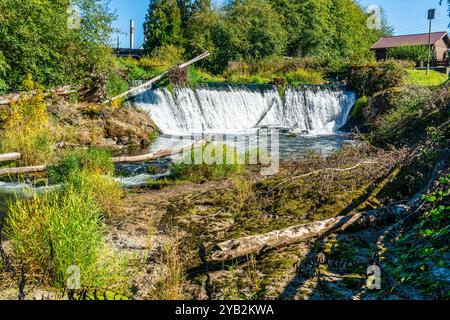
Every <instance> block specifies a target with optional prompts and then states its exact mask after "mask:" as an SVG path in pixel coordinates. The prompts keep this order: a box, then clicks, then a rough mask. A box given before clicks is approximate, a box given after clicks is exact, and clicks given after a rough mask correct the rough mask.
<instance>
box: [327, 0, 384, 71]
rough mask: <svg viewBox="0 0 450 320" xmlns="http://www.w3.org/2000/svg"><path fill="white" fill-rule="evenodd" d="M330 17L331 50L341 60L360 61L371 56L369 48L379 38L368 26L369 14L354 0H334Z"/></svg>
mask: <svg viewBox="0 0 450 320" xmlns="http://www.w3.org/2000/svg"><path fill="white" fill-rule="evenodd" d="M330 18H331V20H330V21H331V22H332V24H331V25H330V42H329V50H330V53H331V54H332V55H334V56H335V57H339V58H340V59H341V60H347V61H348V62H352V63H358V62H359V61H364V60H366V59H367V58H369V57H370V56H371V55H372V53H371V52H370V50H369V48H370V47H371V46H372V45H373V43H375V42H376V41H377V40H378V35H377V32H375V31H374V30H370V29H369V28H368V27H367V15H366V14H365V13H364V11H363V9H362V8H361V7H360V6H359V5H358V4H356V3H355V1H353V0H333V4H332V6H331V11H330Z"/></svg>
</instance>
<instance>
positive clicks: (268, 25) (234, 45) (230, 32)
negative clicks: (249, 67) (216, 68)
mask: <svg viewBox="0 0 450 320" xmlns="http://www.w3.org/2000/svg"><path fill="white" fill-rule="evenodd" d="M283 19H284V18H283V17H282V16H281V15H279V14H278V13H277V12H276V11H275V10H274V9H273V7H272V6H271V4H270V3H269V2H268V1H265V0H236V1H233V2H231V3H230V4H229V5H228V6H227V7H226V8H225V16H224V23H223V25H222V30H221V31H220V32H219V34H220V37H218V39H216V41H217V43H216V45H217V47H218V48H219V50H221V51H222V50H223V51H224V52H228V55H229V56H228V60H232V59H234V60H258V59H262V58H264V57H268V56H271V55H282V54H283V53H284V52H285V49H286V44H287V32H286V30H285V29H284V28H283Z"/></svg>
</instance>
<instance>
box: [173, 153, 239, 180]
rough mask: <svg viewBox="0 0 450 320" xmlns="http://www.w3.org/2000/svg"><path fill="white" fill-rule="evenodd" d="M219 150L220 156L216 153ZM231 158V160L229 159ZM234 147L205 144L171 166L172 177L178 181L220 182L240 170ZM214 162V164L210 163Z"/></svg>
mask: <svg viewBox="0 0 450 320" xmlns="http://www.w3.org/2000/svg"><path fill="white" fill-rule="evenodd" d="M219 150H220V152H221V153H222V154H218V153H217V152H218V151H219ZM230 157H232V159H230ZM238 159H239V155H238V152H237V150H236V149H235V148H234V147H230V146H227V145H225V144H223V145H220V144H219V145H217V144H207V145H204V146H203V147H201V148H195V149H193V150H191V152H189V153H188V154H185V155H184V158H183V159H182V161H180V162H178V163H173V164H172V165H171V172H172V174H173V177H175V178H176V179H180V180H189V181H194V182H203V181H208V180H221V179H225V178H227V177H229V176H230V175H232V174H233V173H236V172H238V171H240V170H241V169H242V165H241V164H239V161H238ZM211 160H213V161H214V160H215V161H214V162H215V163H212V164H211V162H213V161H211Z"/></svg>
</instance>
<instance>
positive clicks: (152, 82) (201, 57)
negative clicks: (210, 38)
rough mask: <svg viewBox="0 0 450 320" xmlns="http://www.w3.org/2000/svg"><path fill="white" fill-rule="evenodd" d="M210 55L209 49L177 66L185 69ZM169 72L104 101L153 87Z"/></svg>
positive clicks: (117, 98)
mask: <svg viewBox="0 0 450 320" xmlns="http://www.w3.org/2000/svg"><path fill="white" fill-rule="evenodd" d="M210 55H211V53H209V52H208V51H207V52H205V53H203V54H201V55H199V56H198V57H195V58H194V59H192V60H189V61H188V62H186V63H183V64H181V65H179V66H176V67H175V68H178V69H184V68H186V67H188V66H190V65H191V64H194V63H196V62H197V61H200V60H202V59H205V58H207V57H209V56H210ZM171 70H172V71H173V69H171ZM169 72H170V70H169V71H166V72H164V73H162V74H160V75H159V76H157V77H155V78H153V79H151V80H149V81H147V82H145V83H143V84H141V85H140V86H137V87H134V88H131V89H130V90H128V91H126V92H124V93H121V94H119V95H118V96H116V97H114V98H112V99H109V100H106V101H105V102H104V103H110V102H113V101H115V100H119V99H123V98H127V97H129V96H131V95H132V94H133V93H135V92H136V91H140V90H144V89H147V88H149V87H151V86H152V85H153V84H154V83H156V82H158V81H159V80H161V79H162V78H164V77H166V76H167V75H168V74H169Z"/></svg>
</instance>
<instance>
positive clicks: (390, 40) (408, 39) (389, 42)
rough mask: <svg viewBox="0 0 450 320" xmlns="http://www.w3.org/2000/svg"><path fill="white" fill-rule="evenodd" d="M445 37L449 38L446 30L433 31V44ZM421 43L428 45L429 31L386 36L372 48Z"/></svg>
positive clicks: (417, 44)
mask: <svg viewBox="0 0 450 320" xmlns="http://www.w3.org/2000/svg"><path fill="white" fill-rule="evenodd" d="M443 37H447V40H448V34H447V32H445V31H442V32H433V33H432V34H431V44H432V45H435V44H436V42H438V41H439V40H440V39H442V38H443ZM420 45H428V33H421V34H410V35H404V36H392V37H384V38H381V39H380V40H378V42H377V43H375V44H374V45H373V46H372V49H385V48H394V47H401V46H420Z"/></svg>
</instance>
